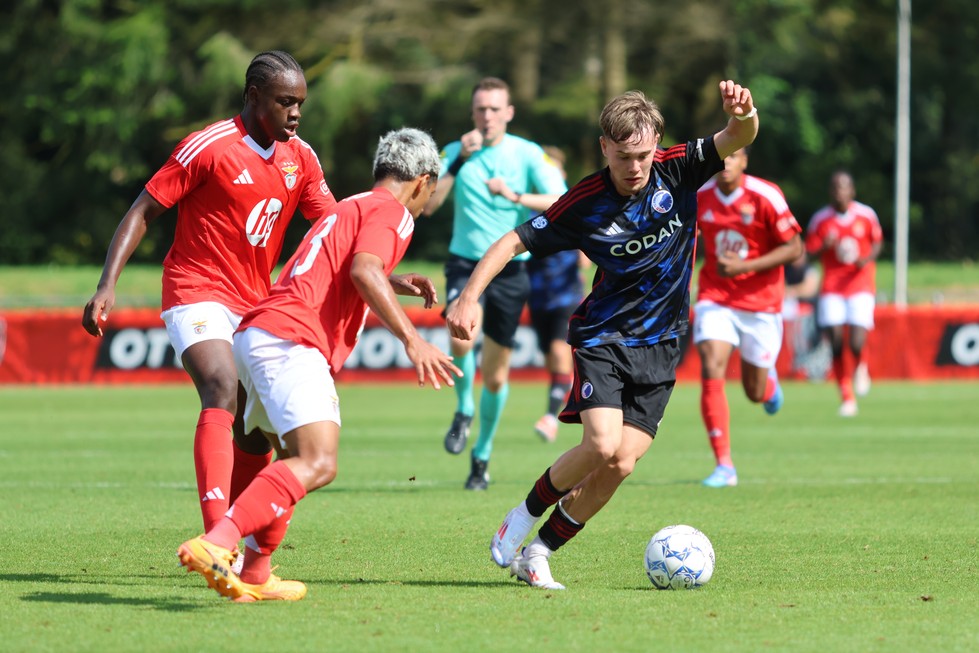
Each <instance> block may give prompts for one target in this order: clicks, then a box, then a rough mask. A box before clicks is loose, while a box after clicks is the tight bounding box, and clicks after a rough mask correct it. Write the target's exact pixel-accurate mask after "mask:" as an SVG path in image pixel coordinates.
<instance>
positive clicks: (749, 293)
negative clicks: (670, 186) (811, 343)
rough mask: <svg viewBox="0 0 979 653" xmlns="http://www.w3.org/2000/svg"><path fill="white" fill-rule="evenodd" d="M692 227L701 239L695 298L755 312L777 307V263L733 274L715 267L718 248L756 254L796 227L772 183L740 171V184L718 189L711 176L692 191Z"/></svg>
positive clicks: (781, 289)
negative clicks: (694, 196)
mask: <svg viewBox="0 0 979 653" xmlns="http://www.w3.org/2000/svg"><path fill="white" fill-rule="evenodd" d="M697 227H698V228H699V229H700V234H701V237H702V238H703V242H704V264H703V266H701V268H700V277H699V281H698V290H697V298H698V299H709V300H711V301H714V302H716V303H718V304H721V305H722V306H727V307H730V308H735V309H738V310H743V311H752V312H756V313H778V312H780V311H781V310H782V297H783V296H784V294H785V284H784V282H783V274H784V273H783V271H782V266H781V265H777V266H775V267H774V268H771V269H768V270H764V271H762V272H749V273H747V274H740V275H738V276H736V277H722V276H720V275H719V274H718V273H717V257H718V254H720V253H721V252H734V253H736V254H737V255H738V256H740V257H741V259H742V260H745V259H753V258H757V257H759V256H761V255H763V254H766V253H768V252H770V251H771V250H773V249H775V248H776V247H778V246H779V245H783V244H784V243H787V242H788V241H790V240H792V238H793V236H795V235H796V234H798V233H801V232H802V227H800V226H799V223H798V222H797V221H796V219H795V216H793V215H792V211H790V210H789V205H788V203H787V202H786V201H785V196H784V195H782V191H781V189H779V187H778V186H776V185H775V184H773V183H771V182H768V181H765V180H764V179H760V178H758V177H752V176H750V175H743V176H742V182H741V186H740V187H739V188H737V189H735V191H734V192H733V193H731V194H730V195H724V194H723V193H721V191H720V189H719V188H718V187H717V182H716V181H715V180H713V179H712V180H710V181H709V182H707V183H706V184H704V185H703V187H701V189H700V190H699V191H698V192H697Z"/></svg>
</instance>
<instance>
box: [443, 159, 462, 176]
mask: <svg viewBox="0 0 979 653" xmlns="http://www.w3.org/2000/svg"><path fill="white" fill-rule="evenodd" d="M465 162H466V160H465V159H463V158H462V157H461V156H457V157H456V160H455V161H453V162H452V165H450V166H449V169H448V170H446V171H445V173H446V174H448V175H452V176H453V177H458V176H459V171H460V170H462V166H463V164H464V163H465Z"/></svg>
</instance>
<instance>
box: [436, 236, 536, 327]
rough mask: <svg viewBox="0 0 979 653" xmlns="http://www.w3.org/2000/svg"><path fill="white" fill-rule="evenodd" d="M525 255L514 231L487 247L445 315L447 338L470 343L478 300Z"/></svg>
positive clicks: (477, 312) (521, 243)
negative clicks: (504, 270) (506, 267)
mask: <svg viewBox="0 0 979 653" xmlns="http://www.w3.org/2000/svg"><path fill="white" fill-rule="evenodd" d="M526 251H527V248H526V247H524V244H523V241H521V240H520V236H518V235H517V232H516V231H509V232H507V233H505V234H503V236H502V237H501V238H500V239H499V240H498V241H496V242H495V243H493V244H492V245H490V248H489V249H488V250H486V253H485V254H483V258H481V259H480V261H479V263H477V264H476V268H475V269H474V270H473V272H472V274H471V275H469V281H467V282H466V285H465V287H464V288H463V289H462V292H461V293H459V297H458V298H457V299H455V300H454V301H452V302H451V303H450V304H449V308H448V310H446V312H445V324H446V326H448V328H449V334H450V335H451V336H452V337H454V338H459V339H460V340H471V339H472V337H473V332H474V331H475V330H476V324H477V322H478V319H479V308H478V303H479V296H480V295H482V294H483V291H484V290H486V286H488V285H489V283H490V281H492V280H493V279H494V278H495V277H496V275H498V274H499V273H500V270H502V269H503V267H504V266H505V265H506V264H507V263H509V262H510V261H511V259H513V257H514V256H517V255H518V254H523V253H524V252H526Z"/></svg>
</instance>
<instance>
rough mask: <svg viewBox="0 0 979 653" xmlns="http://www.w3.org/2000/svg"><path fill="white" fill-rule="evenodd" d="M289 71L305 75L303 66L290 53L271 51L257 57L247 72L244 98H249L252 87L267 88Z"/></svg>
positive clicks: (249, 65)
mask: <svg viewBox="0 0 979 653" xmlns="http://www.w3.org/2000/svg"><path fill="white" fill-rule="evenodd" d="M289 71H295V72H297V73H299V74H300V75H302V74H303V68H302V66H300V65H299V63H298V62H297V61H296V60H295V59H293V57H292V55H291V54H289V53H288V52H283V51H282V50H269V51H267V52H262V53H260V54H257V55H255V58H254V59H252V62H251V63H250V64H248V70H247V71H246V72H245V90H244V92H242V98H243V99H247V98H248V89H249V88H251V87H252V86H255V87H257V88H265V87H266V86H268V85H269V83H270V82H271V81H272V80H273V79H274V78H275V77H277V76H278V75H281V74H282V73H285V72H289Z"/></svg>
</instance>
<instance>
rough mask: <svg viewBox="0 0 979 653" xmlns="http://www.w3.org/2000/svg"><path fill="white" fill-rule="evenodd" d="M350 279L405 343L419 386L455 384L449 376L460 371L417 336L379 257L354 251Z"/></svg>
mask: <svg viewBox="0 0 979 653" xmlns="http://www.w3.org/2000/svg"><path fill="white" fill-rule="evenodd" d="M350 280H351V281H352V282H353V284H354V286H355V287H356V288H357V292H359V293H360V296H361V297H363V298H364V301H365V302H367V305H368V306H369V307H370V309H371V310H372V311H373V312H374V314H375V315H376V316H377V317H378V319H379V320H381V322H382V323H384V326H386V327H387V328H388V329H389V330H390V331H391V333H393V334H394V335H395V336H396V337H397V338H398V340H400V341H401V342H402V343H403V344H404V347H405V353H406V354H407V355H408V358H409V359H410V360H411V362H412V363H414V364H415V370H416V371H417V372H418V385H419V386H423V385H425V384H426V383H431V384H432V387H434V388H435V389H436V390H438V389H440V388H441V387H442V383H443V382H444V383H445V384H446V385H450V386H451V385H455V381H453V380H452V375H453V374H455V375H456V376H460V377H461V376H462V370H460V369H459V368H458V367H456V366H455V365H453V364H452V357H451V356H449V355H448V354H446V353H445V352H443V351H442V350H441V349H439V348H438V347H435V346H434V345H432V344H430V343H428V342H426V341H425V340H424V339H423V338H422V337H421V335H419V333H418V330H417V329H415V325H413V324H412V323H411V320H409V319H408V316H407V315H405V312H404V309H403V308H401V304H400V303H399V302H398V298H397V297H396V296H395V294H394V289H393V288H392V286H391V280H390V279H389V278H388V277H387V276H386V275H385V274H384V263H383V261H381V259H380V257H378V256H377V255H375V254H371V253H369V252H358V253H357V254H354V260H353V263H352V264H351V266H350Z"/></svg>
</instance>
